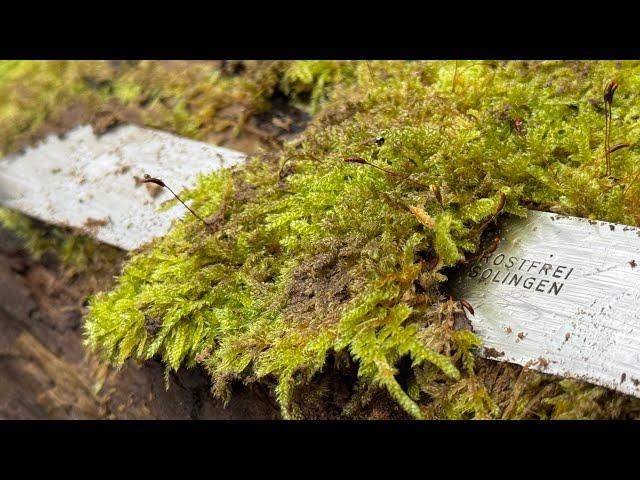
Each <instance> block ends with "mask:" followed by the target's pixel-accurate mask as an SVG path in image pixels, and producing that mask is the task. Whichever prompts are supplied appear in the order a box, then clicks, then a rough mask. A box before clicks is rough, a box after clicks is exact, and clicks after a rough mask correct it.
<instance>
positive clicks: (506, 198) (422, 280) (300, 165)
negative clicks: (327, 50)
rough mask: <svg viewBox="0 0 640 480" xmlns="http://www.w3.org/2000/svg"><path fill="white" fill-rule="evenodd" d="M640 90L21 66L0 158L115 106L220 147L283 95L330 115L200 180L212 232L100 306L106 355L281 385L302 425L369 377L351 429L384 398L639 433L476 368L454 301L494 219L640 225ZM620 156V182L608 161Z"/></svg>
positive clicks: (550, 77) (512, 80)
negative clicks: (341, 378) (335, 392)
mask: <svg viewBox="0 0 640 480" xmlns="http://www.w3.org/2000/svg"><path fill="white" fill-rule="evenodd" d="M638 73H640V64H639V63H638V62H487V61H484V62H453V61H452V62H331V61H304V62H212V63H200V62H198V63H196V62H187V63H175V62H146V61H145V62H5V63H0V100H1V102H0V103H2V108H0V141H1V144H0V149H1V150H2V151H3V152H6V151H9V150H13V149H16V148H19V147H20V146H22V145H24V144H26V143H28V141H30V140H31V139H33V138H37V137H38V136H39V135H41V134H42V132H43V131H44V132H46V129H45V130H43V128H44V127H46V126H47V125H49V124H50V123H51V122H52V121H53V122H55V121H57V120H56V119H58V118H61V117H62V116H64V115H65V112H67V111H70V110H71V108H70V107H71V106H73V105H81V107H82V108H81V109H80V110H81V111H84V113H83V115H80V117H81V120H82V121H83V122H85V121H86V120H87V119H88V118H91V117H92V115H94V114H96V113H100V112H101V111H102V110H103V109H104V108H106V106H107V105H109V106H110V107H109V108H111V109H112V110H114V111H116V113H117V112H118V109H123V110H124V111H125V112H127V113H129V114H133V116H134V118H135V119H136V120H137V121H138V122H141V123H144V124H147V125H150V126H154V127H158V128H163V129H167V130H171V131H174V132H176V133H179V134H182V135H187V136H190V137H193V138H198V139H201V140H209V141H217V140H218V139H219V138H220V137H219V135H220V134H221V132H232V135H235V134H238V133H240V132H241V131H242V129H243V126H245V125H246V124H247V123H248V121H249V119H250V118H251V116H252V115H253V114H255V113H258V112H261V111H264V110H266V109H268V108H269V105H270V103H271V99H272V98H273V96H274V95H277V94H278V93H279V92H281V93H284V94H285V95H288V97H289V101H293V102H298V104H300V103H301V102H302V103H303V104H305V105H306V106H308V108H309V109H310V110H313V111H316V112H317V114H316V117H315V119H314V121H313V123H312V125H311V126H310V127H309V128H308V130H307V132H306V133H305V135H304V137H303V139H302V141H301V142H296V143H295V144H287V145H284V146H283V147H282V148H280V149H275V147H274V148H272V149H271V150H269V151H268V152H266V153H265V154H264V155H260V156H255V157H254V158H252V159H251V160H250V161H249V162H248V163H247V164H246V165H245V166H243V167H242V168H237V169H235V170H232V171H228V172H222V173H219V174H217V175H213V176H208V177H203V178H202V179H201V181H200V183H199V185H198V187H197V188H196V189H194V190H193V191H191V192H189V193H188V194H186V195H185V196H187V197H189V198H190V199H191V200H192V202H193V207H194V208H196V209H197V210H198V212H199V213H201V214H202V215H203V216H204V215H207V216H211V218H212V219H213V220H215V222H214V223H215V228H214V229H213V231H212V229H207V228H203V226H202V224H201V223H199V222H197V221H195V220H193V219H189V218H188V219H187V221H186V222H178V223H176V225H175V226H174V228H173V230H172V231H171V233H170V234H169V235H168V236H167V237H166V238H164V239H162V240H159V241H156V242H154V243H153V244H151V245H148V246H147V247H146V248H145V249H143V251H141V252H139V254H137V255H135V256H134V257H133V258H132V259H131V261H130V262H129V264H128V266H127V267H126V268H125V271H124V273H123V275H122V276H121V277H120V279H119V285H118V286H117V288H116V289H115V290H114V291H112V292H110V293H106V294H101V295H98V296H96V297H95V298H94V299H93V300H92V302H91V312H90V315H89V317H88V320H87V324H86V335H87V341H88V343H89V345H91V347H92V348H94V349H96V350H98V351H100V352H101V353H102V354H103V355H104V356H105V357H106V358H108V359H110V360H111V361H113V362H114V363H116V364H122V363H123V362H124V361H125V360H126V359H127V358H135V359H139V360H143V359H146V358H150V357H151V356H154V355H160V356H161V357H162V358H163V359H164V360H165V362H166V363H167V365H168V367H169V368H173V369H177V368H180V366H181V365H187V366H190V365H194V364H195V363H202V364H204V365H205V366H206V367H207V368H208V369H209V371H210V372H211V375H212V378H213V380H214V388H215V393H216V394H218V395H221V396H228V395H229V392H230V391H231V388H230V387H231V385H232V383H233V382H234V381H236V380H241V381H244V382H252V381H261V382H266V383H268V384H273V385H274V389H275V392H276V394H277V397H278V400H279V402H280V405H281V407H282V410H283V414H284V415H285V416H286V417H300V416H305V415H306V416H309V415H314V413H310V412H312V411H314V410H313V409H310V408H308V405H302V402H301V399H304V400H306V401H307V403H309V401H310V399H315V400H314V401H315V402H323V401H327V400H326V399H327V395H328V393H327V391H326V390H327V387H326V385H327V381H326V378H327V376H328V375H331V372H337V373H338V374H341V375H346V376H350V375H356V376H357V380H356V381H355V385H353V389H352V391H350V392H347V393H348V395H347V397H349V398H347V399H343V400H341V403H340V404H339V405H337V407H336V408H337V410H338V413H337V415H339V414H340V411H341V412H342V415H343V416H345V417H353V416H377V415H379V414H378V413H375V414H373V413H371V411H368V410H367V409H368V408H369V407H371V406H372V405H373V404H374V403H375V402H376V399H378V398H380V392H385V391H386V392H388V395H390V397H391V398H393V399H394V401H395V402H397V403H398V404H399V405H400V406H401V407H402V408H403V409H404V410H405V411H406V412H408V413H409V414H411V415H413V416H415V417H426V418H576V417H578V418H614V417H615V418H626V417H633V416H637V414H638V411H639V409H638V407H639V402H638V401H637V400H635V399H630V398H628V397H624V396H621V395H617V394H615V393H613V392H611V391H608V390H605V389H601V388H596V387H592V386H589V385H586V384H582V383H579V382H572V381H560V380H558V379H555V378H552V377H549V376H546V375H542V374H538V373H535V372H528V371H526V370H523V369H521V368H520V367H517V366H512V365H508V364H503V363H497V362H490V361H485V360H481V359H477V358H475V356H474V355H473V351H474V350H473V349H474V348H475V347H477V346H478V345H479V340H478V339H477V338H476V337H475V336H474V335H473V334H472V333H470V332H469V331H467V330H464V329H460V327H459V325H458V322H457V321H456V319H457V318H459V316H460V314H461V312H460V307H459V305H457V304H456V303H453V302H449V301H447V300H446V299H445V298H443V297H442V296H441V294H440V288H441V286H442V283H443V282H444V281H446V277H445V275H444V269H445V268H446V267H448V266H449V267H451V266H455V265H456V264H457V263H458V262H459V261H460V260H461V259H463V258H464V256H465V255H469V254H473V252H475V251H476V250H477V248H478V245H479V242H480V240H481V237H482V232H483V230H484V229H485V227H486V226H487V224H488V223H490V220H491V219H492V218H493V217H494V216H495V214H496V213H497V212H498V211H501V212H502V211H504V213H507V214H513V215H523V214H525V207H529V208H532V207H533V208H540V209H544V210H549V211H558V212H563V213H567V214H573V215H578V216H583V217H588V218H594V219H595V218H597V219H602V220H608V221H615V222H621V223H629V224H636V225H637V224H638V223H640V218H639V215H640V203H639V202H640V192H639V190H638V189H639V188H640V181H638V177H640V175H639V173H640V170H638V168H639V166H638V161H637V160H638V153H639V151H638V147H637V138H638V134H639V133H640V132H639V131H638V129H639V128H640V127H639V126H638V123H637V120H638V118H639V117H640V102H638V100H639V98H638V95H639V93H638V92H640V89H639V88H638V87H639V85H638V82H639V81H640V80H638V79H639V78H640V76H638ZM612 79H616V80H617V82H618V84H619V85H620V87H619V88H618V90H617V91H616V93H615V98H614V101H613V108H612V121H611V135H610V137H611V138H610V139H609V140H608V141H607V140H606V138H605V110H604V106H605V105H604V102H603V90H604V88H605V86H606V85H607V84H608V83H609V82H610V81H611V80H612ZM114 105H115V107H114ZM63 123H64V122H63ZM225 135H227V133H225ZM619 143H627V144H629V146H628V147H624V148H620V149H618V150H616V151H615V152H613V153H611V155H610V159H611V164H612V171H611V175H607V174H605V168H606V162H605V158H606V155H605V151H604V149H605V145H616V144H619ZM345 159H351V161H349V162H345ZM503 202H504V203H505V205H504V210H502V209H501V208H500V207H501V206H502V204H503ZM3 218H4V220H5V223H6V222H7V221H8V223H10V224H12V225H13V229H14V230H20V229H22V231H23V232H24V233H25V238H27V239H30V240H29V241H30V242H32V243H33V246H34V251H35V252H37V251H38V250H39V249H40V248H41V246H42V244H40V243H39V237H38V234H34V231H33V230H31V229H29V228H27V226H25V225H21V222H20V218H15V217H14V218H12V217H11V216H10V215H9V216H8V217H7V216H6V213H5V214H4V217H3ZM7 219H8V220H7ZM23 227H25V228H23ZM69 251H74V252H75V251H77V249H76V248H75V247H71V248H70V250H69ZM383 403H384V402H383ZM372 408H374V410H375V411H376V412H378V410H377V407H372ZM318 411H319V410H318ZM318 415H321V414H318Z"/></svg>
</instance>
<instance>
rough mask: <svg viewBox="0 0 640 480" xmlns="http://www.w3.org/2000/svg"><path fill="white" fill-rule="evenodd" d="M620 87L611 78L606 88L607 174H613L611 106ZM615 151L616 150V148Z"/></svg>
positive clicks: (605, 140)
mask: <svg viewBox="0 0 640 480" xmlns="http://www.w3.org/2000/svg"><path fill="white" fill-rule="evenodd" d="M617 89H618V82H616V81H615V80H611V81H610V82H609V83H608V84H607V86H606V87H605V89H604V94H603V97H604V116H605V117H604V151H605V174H606V176H607V177H609V176H611V153H612V152H611V148H610V144H611V120H612V114H611V107H612V105H613V94H614V93H616V90H617ZM614 151H615V150H614Z"/></svg>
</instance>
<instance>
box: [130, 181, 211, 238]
mask: <svg viewBox="0 0 640 480" xmlns="http://www.w3.org/2000/svg"><path fill="white" fill-rule="evenodd" d="M142 183H154V184H156V185H158V186H159V187H162V188H166V189H167V190H169V191H170V192H171V193H172V195H173V196H174V197H176V199H177V200H178V201H179V202H180V203H181V204H182V205H184V208H186V209H187V210H189V211H190V212H191V214H192V215H193V216H194V217H196V218H197V219H198V220H200V221H201V222H202V223H204V224H205V225H206V226H207V227H210V225H209V224H208V223H207V221H206V220H205V219H204V218H202V217H201V216H200V215H198V214H197V213H196V212H194V211H193V210H192V209H191V208H190V207H189V205H187V204H186V203H184V202H183V201H182V199H181V198H180V197H179V196H178V194H177V193H176V192H174V191H173V190H171V188H170V187H169V185H167V184H166V183H164V182H163V181H162V180H160V179H159V178H154V177H152V176H151V175H148V174H146V173H145V174H144V178H143V179H142Z"/></svg>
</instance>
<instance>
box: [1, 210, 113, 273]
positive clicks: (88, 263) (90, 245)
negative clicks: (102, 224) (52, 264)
mask: <svg viewBox="0 0 640 480" xmlns="http://www.w3.org/2000/svg"><path fill="white" fill-rule="evenodd" d="M0 225H1V226H3V227H4V228H6V229H7V230H10V231H11V232H12V233H13V234H14V235H16V236H17V237H18V238H19V239H21V240H22V243H23V245H24V248H25V249H26V250H27V252H29V254H30V256H31V258H32V259H33V260H36V261H37V260H40V259H41V258H42V257H43V256H44V255H45V254H51V255H53V256H54V257H55V258H56V259H57V260H59V261H60V262H61V264H62V266H63V267H64V269H65V271H66V273H67V274H76V273H80V272H84V271H86V270H88V269H92V270H93V271H95V272H96V273H97V271H98V270H100V269H102V268H104V267H105V266H107V265H110V264H114V263H116V262H118V261H120V257H121V256H122V255H121V252H120V251H119V250H118V249H116V248H113V247H109V246H107V245H103V244H101V243H99V242H96V241H94V240H92V239H91V238H89V237H87V236H85V235H82V234H78V233H73V232H71V231H68V230H65V229H62V228H57V227H51V226H45V225H43V224H41V223H40V222H37V221H35V220H32V219H30V218H29V217H27V216H26V215H23V214H21V213H19V212H15V211H13V210H9V209H7V208H2V207H0Z"/></svg>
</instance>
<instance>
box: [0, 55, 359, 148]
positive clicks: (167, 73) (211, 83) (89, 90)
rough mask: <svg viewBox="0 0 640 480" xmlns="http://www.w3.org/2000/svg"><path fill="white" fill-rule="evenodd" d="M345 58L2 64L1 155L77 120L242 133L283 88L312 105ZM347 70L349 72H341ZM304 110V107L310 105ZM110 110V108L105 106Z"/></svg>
mask: <svg viewBox="0 0 640 480" xmlns="http://www.w3.org/2000/svg"><path fill="white" fill-rule="evenodd" d="M345 65H348V64H347V63H345V62H309V61H303V62H283V61H264V62H260V61H242V62H240V61H238V62H230V61H226V62H189V61H130V62H126V61H110V62H106V61H90V62H89V61H82V62H79V61H0V153H1V154H4V153H7V152H10V151H13V150H16V149H19V148H21V147H23V146H25V145H27V144H29V143H30V142H31V141H33V140H35V139H39V138H40V137H41V136H42V135H44V134H47V133H51V132H56V133H59V132H61V131H65V130H67V129H69V128H71V127H72V126H75V125H77V124H79V123H87V122H90V121H91V122H93V123H97V124H98V126H99V127H100V126H101V124H102V123H104V121H105V119H104V118H102V119H100V118H99V117H100V116H103V117H104V116H105V114H108V115H106V116H107V117H108V118H107V119H109V115H111V117H112V118H111V120H118V119H121V118H120V117H123V118H124V119H125V120H129V121H131V120H133V121H136V122H138V123H143V124H145V125H148V126H151V127H157V128H161V129H164V130H170V131H173V132H175V133H178V134H180V135H184V136H188V137H193V138H197V139H201V140H220V133H222V132H226V131H229V130H231V131H232V133H233V134H234V135H237V134H239V133H240V132H241V131H242V130H243V128H244V127H245V126H246V124H247V122H248V120H249V119H250V118H251V117H252V116H253V115H255V114H257V113H260V112H263V111H265V110H267V109H268V108H269V107H270V105H271V98H272V97H273V95H274V94H275V93H276V92H278V91H286V92H288V93H290V94H291V95H295V96H304V95H305V94H306V93H308V92H311V106H312V107H314V108H315V107H316V106H317V105H318V104H319V102H320V101H321V100H322V99H323V98H324V95H325V91H326V89H327V87H328V85H330V84H331V82H333V81H336V80H337V79H338V78H342V76H344V75H346V76H348V71H347V70H345ZM343 74H344V75H343ZM305 108H306V104H305ZM105 110H106V111H105Z"/></svg>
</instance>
